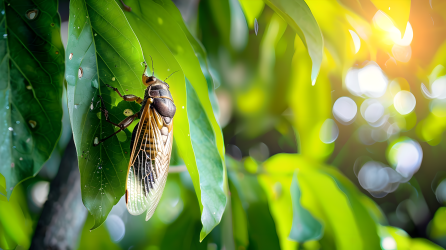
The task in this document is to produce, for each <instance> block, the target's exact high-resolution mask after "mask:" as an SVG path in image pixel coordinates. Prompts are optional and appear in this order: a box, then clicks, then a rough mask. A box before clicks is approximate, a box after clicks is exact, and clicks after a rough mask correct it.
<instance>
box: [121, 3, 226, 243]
mask: <svg viewBox="0 0 446 250" xmlns="http://www.w3.org/2000/svg"><path fill="white" fill-rule="evenodd" d="M126 5H128V6H129V7H131V8H132V11H131V12H124V13H125V15H126V18H127V20H128V22H129V24H130V25H131V27H132V29H133V31H134V32H135V34H136V36H137V37H138V39H139V42H140V44H141V47H142V50H143V53H144V57H145V58H149V55H151V56H152V57H153V60H154V62H155V65H156V66H155V75H157V76H158V77H159V78H160V79H164V78H166V77H167V76H168V75H170V74H171V73H172V72H174V71H176V70H179V72H178V73H176V74H174V75H172V76H171V77H170V78H169V81H168V82H169V84H170V91H171V93H172V96H173V98H174V100H175V105H176V107H177V113H176V114H175V119H174V120H175V122H174V138H175V141H176V143H177V146H178V151H179V153H180V156H181V157H182V158H183V160H184V162H185V164H186V166H187V168H188V171H189V173H190V175H191V178H192V181H193V184H194V188H195V192H196V194H197V198H198V202H199V204H200V210H201V222H202V224H203V229H202V231H201V233H200V240H203V239H204V237H205V236H206V235H207V234H209V232H211V230H212V229H213V228H214V227H215V226H216V225H217V224H218V223H219V222H220V220H221V217H222V215H223V211H224V208H225V206H226V193H225V190H226V188H227V176H226V166H225V164H224V144H223V135H222V132H221V129H220V126H219V125H218V123H217V120H216V119H215V116H214V109H213V106H212V103H211V101H210V94H211V100H212V95H213V84H212V81H211V79H210V74H209V73H208V72H207V67H206V65H207V64H206V62H205V54H204V50H203V49H202V48H201V45H200V44H199V43H198V42H197V41H195V39H193V37H192V35H191V34H190V33H189V31H188V30H187V28H186V26H185V25H184V23H183V21H182V18H181V15H180V12H179V11H178V10H177V9H176V7H175V6H174V4H173V3H172V2H171V1H167V0H162V1H156V2H155V1H138V0H133V1H126ZM206 78H207V79H206ZM214 103H215V104H216V101H215V99H214ZM214 106H215V105H214Z"/></svg>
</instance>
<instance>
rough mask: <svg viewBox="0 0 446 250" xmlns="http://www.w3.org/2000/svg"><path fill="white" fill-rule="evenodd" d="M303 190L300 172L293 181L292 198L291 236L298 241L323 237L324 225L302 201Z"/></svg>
mask: <svg viewBox="0 0 446 250" xmlns="http://www.w3.org/2000/svg"><path fill="white" fill-rule="evenodd" d="M300 198H301V191H300V189H299V183H298V172H296V174H295V176H294V177H293V181H292V182H291V200H292V203H293V225H292V226H291V232H290V236H289V237H290V238H291V239H293V240H295V241H297V242H305V241H309V240H318V239H320V238H321V237H322V235H323V233H324V231H323V226H322V225H321V223H320V222H319V221H317V220H316V219H315V218H314V217H313V216H312V215H311V213H310V212H308V210H306V209H305V208H304V207H302V205H301V203H300Z"/></svg>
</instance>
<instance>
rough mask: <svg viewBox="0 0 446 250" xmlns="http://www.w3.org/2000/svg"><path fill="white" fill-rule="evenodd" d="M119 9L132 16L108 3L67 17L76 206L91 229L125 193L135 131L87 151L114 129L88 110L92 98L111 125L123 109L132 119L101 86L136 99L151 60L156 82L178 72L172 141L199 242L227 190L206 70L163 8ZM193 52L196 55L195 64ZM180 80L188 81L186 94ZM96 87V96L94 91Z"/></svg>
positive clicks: (135, 5) (169, 6)
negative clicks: (198, 225)
mask: <svg viewBox="0 0 446 250" xmlns="http://www.w3.org/2000/svg"><path fill="white" fill-rule="evenodd" d="M126 4H127V5H129V6H130V7H131V8H132V11H131V12H127V11H125V12H123V10H121V9H120V7H119V6H122V5H121V3H120V2H115V1H111V2H110V4H107V5H106V6H107V8H103V7H100V6H99V5H97V3H96V2H93V1H92V2H89V1H87V2H85V3H71V6H70V9H71V10H72V13H71V14H73V15H71V16H70V24H69V27H70V32H69V42H68V49H67V51H68V54H71V53H73V57H72V59H71V60H70V57H68V58H67V62H68V63H67V64H68V65H69V68H70V70H69V71H68V70H67V80H68V86H69V88H68V89H69V106H70V115H71V117H72V124H73V127H75V129H73V132H74V134H75V140H76V145H77V150H78V156H79V166H80V170H81V181H82V191H83V201H84V204H85V205H86V206H87V208H88V209H89V211H90V213H92V214H93V216H94V218H95V224H94V226H93V228H96V227H97V226H99V225H100V224H101V223H102V222H103V221H104V220H105V218H106V217H107V215H108V213H109V212H110V210H111V207H112V206H113V205H114V204H116V202H117V201H118V200H119V198H120V197H121V196H122V195H123V194H124V188H125V177H126V172H127V167H128V161H129V155H130V153H129V152H130V150H129V149H130V137H131V131H132V130H133V127H134V125H133V126H131V127H129V128H128V129H126V130H125V134H122V133H121V135H118V136H116V137H113V138H111V139H109V140H108V141H106V142H105V143H103V144H102V145H101V146H100V147H95V148H93V147H92V143H93V140H94V138H96V137H98V138H103V137H105V136H107V135H109V134H112V133H113V132H114V129H113V126H112V125H111V124H108V123H105V122H103V121H104V116H102V115H100V114H99V116H98V113H99V109H98V108H96V106H93V110H91V101H92V98H95V96H96V95H97V94H99V93H100V94H101V95H102V96H103V97H104V100H105V103H106V107H107V109H108V111H109V114H110V118H111V120H112V121H113V122H115V123H117V122H119V121H121V120H123V119H124V118H125V115H124V114H123V113H124V110H126V109H131V110H132V111H133V112H134V113H136V112H137V111H138V110H139V105H137V104H135V103H126V102H124V101H122V98H120V97H119V96H118V94H117V93H114V92H113V91H110V89H109V88H106V87H105V86H104V85H105V83H107V84H109V85H111V86H114V87H117V88H118V89H119V90H120V92H121V93H123V94H124V93H125V94H135V95H138V96H141V97H142V96H143V93H144V92H143V90H144V88H145V87H144V86H143V84H142V82H141V75H140V74H142V73H143V67H142V65H141V62H142V61H143V60H144V58H146V59H148V58H150V56H151V57H152V58H153V61H154V71H155V75H156V76H157V77H158V78H160V79H165V78H167V77H168V76H169V75H171V74H172V73H173V72H175V71H177V70H178V71H179V72H178V73H175V74H173V75H172V76H171V77H170V78H169V80H168V82H169V85H170V91H171V93H172V96H173V99H174V100H175V105H176V107H177V113H176V115H175V119H174V120H175V122H174V124H175V125H174V138H175V141H176V144H177V146H178V147H177V148H178V151H179V153H180V155H181V156H182V158H183V160H184V162H185V164H186V166H187V167H188V170H189V172H190V174H191V177H192V179H193V183H194V186H195V190H196V193H197V197H198V199H199V203H200V209H201V211H202V218H201V219H202V223H203V230H202V234H201V239H203V238H204V237H205V236H206V235H207V234H208V233H209V232H210V231H211V230H212V228H214V227H215V226H216V225H217V224H218V223H219V221H220V219H221V216H222V214H223V211H224V207H225V205H226V195H225V192H224V186H225V185H227V184H226V175H225V167H224V161H223V159H222V156H223V155H224V148H223V137H222V134H221V129H220V127H219V125H218V123H217V121H216V119H215V117H214V110H213V107H212V105H211V102H210V100H209V93H213V86H212V87H209V86H211V85H212V80H211V79H208V80H207V79H206V77H205V75H204V73H203V72H202V69H203V70H204V69H207V68H206V67H205V66H206V62H205V59H204V58H205V54H204V50H202V48H201V47H200V45H199V44H198V42H196V41H193V40H191V39H193V37H192V36H191V35H190V33H189V31H187V30H186V27H185V25H184V23H182V21H181V17H180V13H179V12H178V10H177V9H176V8H175V6H173V3H171V2H170V1H165V2H157V3H155V2H152V1H150V2H144V4H141V3H140V2H138V1H133V2H132V1H126ZM73 9H74V10H75V11H73ZM179 22H181V24H179ZM78 24H79V25H78ZM83 25H85V27H86V28H85V29H83V28H82V27H84V26H83ZM71 27H76V28H77V29H76V28H74V29H71ZM191 44H193V45H191ZM200 48H201V51H200V50H199V49H200ZM194 49H196V50H197V51H198V52H197V51H195V50H194ZM196 53H197V55H200V56H201V60H202V61H201V63H200V60H199V59H198V58H197V56H196V55H195V54H196ZM76 54H77V57H75V56H76ZM143 55H144V56H143ZM79 67H82V72H83V75H82V77H81V78H79V77H78V72H79ZM185 77H187V78H188V79H189V80H190V85H188V86H189V87H188V88H186V78H185ZM96 82H97V84H98V86H99V89H95V87H94V86H95V85H96ZM210 90H212V91H210ZM96 101H97V99H95V101H94V103H93V104H94V105H95V102H96ZM189 106H191V107H192V108H191V107H189ZM186 111H187V112H186ZM194 140H195V141H194ZM201 140H203V142H202V141H201ZM202 187H203V189H202Z"/></svg>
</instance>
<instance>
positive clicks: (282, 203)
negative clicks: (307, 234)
mask: <svg viewBox="0 0 446 250" xmlns="http://www.w3.org/2000/svg"><path fill="white" fill-rule="evenodd" d="M264 168H265V171H266V173H265V174H263V175H261V176H260V177H259V178H261V180H262V181H261V183H262V186H263V188H264V189H265V192H266V193H267V194H268V199H269V205H270V208H271V212H272V215H273V218H274V219H275V222H276V225H277V228H278V234H279V238H280V239H281V246H282V248H283V249H287V248H289V249H291V248H292V245H291V243H289V242H287V241H286V240H285V237H286V236H288V235H289V233H290V231H291V228H292V227H291V225H290V221H292V218H293V217H292V214H291V212H290V211H289V209H290V208H289V207H290V203H291V199H292V197H291V194H290V193H287V192H286V191H287V190H286V189H285V188H288V187H290V186H291V185H292V184H291V181H292V175H293V171H294V170H295V169H298V175H297V176H298V187H299V191H300V206H301V207H302V208H304V209H305V210H307V211H308V212H309V213H311V215H312V217H314V219H316V220H317V221H319V222H320V223H321V224H323V225H324V232H323V236H322V238H321V239H320V243H321V245H329V246H331V247H333V246H336V248H337V249H350V248H354V249H378V248H379V246H378V244H379V238H378V235H377V222H376V221H375V220H374V217H373V216H372V214H371V213H370V212H369V210H368V209H367V208H366V206H365V205H363V204H362V203H361V201H362V199H361V197H362V196H364V195H363V194H361V193H360V192H359V191H358V190H357V189H356V188H355V186H354V185H353V184H352V183H351V182H350V181H349V180H348V179H347V178H346V177H344V176H343V175H342V174H340V173H338V171H337V170H335V169H333V168H329V167H326V166H324V165H322V164H319V163H317V162H313V161H311V160H309V159H308V158H305V157H303V156H302V155H298V154H277V155H275V156H273V157H271V158H270V159H268V160H267V161H266V162H265V163H264ZM288 183H290V184H289V185H288ZM279 187H280V188H279ZM291 191H293V189H291ZM294 204H296V202H294ZM299 209H300V208H299ZM294 210H296V206H294ZM294 214H296V213H294ZM293 222H294V223H295V222H298V221H297V220H294V221H293ZM293 226H294V227H298V226H299V225H296V224H295V225H293ZM307 226H308V225H307ZM284 232H286V235H285V233H284ZM300 236H302V235H300Z"/></svg>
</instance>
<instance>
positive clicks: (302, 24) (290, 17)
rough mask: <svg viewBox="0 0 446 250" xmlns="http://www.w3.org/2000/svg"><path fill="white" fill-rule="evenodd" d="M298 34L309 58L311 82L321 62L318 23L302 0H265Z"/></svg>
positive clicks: (320, 40)
mask: <svg viewBox="0 0 446 250" xmlns="http://www.w3.org/2000/svg"><path fill="white" fill-rule="evenodd" d="M265 2H266V4H267V5H268V6H270V7H271V8H272V9H273V10H274V11H276V12H277V13H278V14H279V15H280V16H281V17H282V18H283V19H285V21H287V23H288V24H289V25H290V26H291V27H292V28H293V29H294V31H295V32H296V33H297V34H298V35H299V37H300V39H301V40H302V42H303V43H304V44H305V47H306V48H307V50H308V54H309V55H310V58H311V62H312V65H311V78H310V79H311V83H312V85H314V84H315V83H316V78H317V76H318V74H319V70H320V67H321V63H322V55H323V49H324V40H323V38H322V32H321V30H320V29H319V25H318V24H317V22H316V19H315V18H314V16H313V14H312V13H311V10H310V8H309V7H308V5H307V4H306V3H305V1H304V0H265Z"/></svg>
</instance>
